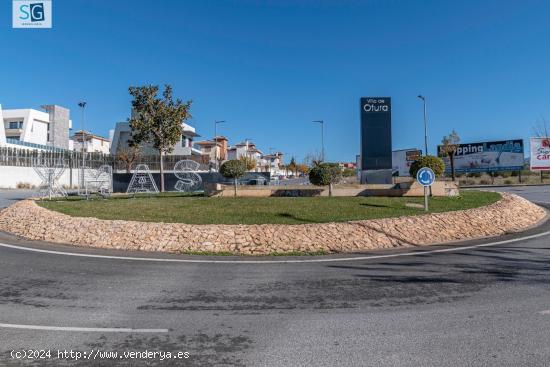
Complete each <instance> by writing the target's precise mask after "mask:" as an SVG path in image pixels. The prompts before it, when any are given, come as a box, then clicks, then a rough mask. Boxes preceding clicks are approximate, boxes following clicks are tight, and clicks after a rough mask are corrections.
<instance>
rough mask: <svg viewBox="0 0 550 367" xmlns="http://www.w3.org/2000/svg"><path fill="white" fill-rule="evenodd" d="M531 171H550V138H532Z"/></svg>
mask: <svg viewBox="0 0 550 367" xmlns="http://www.w3.org/2000/svg"><path fill="white" fill-rule="evenodd" d="M529 143H530V144H529V145H530V146H531V169H532V170H537V171H548V170H550V138H531V139H530V142H529Z"/></svg>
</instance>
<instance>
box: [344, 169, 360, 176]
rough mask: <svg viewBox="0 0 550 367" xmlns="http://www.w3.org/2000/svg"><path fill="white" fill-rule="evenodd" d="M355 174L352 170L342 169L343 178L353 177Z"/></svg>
mask: <svg viewBox="0 0 550 367" xmlns="http://www.w3.org/2000/svg"><path fill="white" fill-rule="evenodd" d="M356 174H357V172H356V171H355V170H354V169H353V168H344V170H343V171H342V175H343V176H344V177H353V176H355V175H356Z"/></svg>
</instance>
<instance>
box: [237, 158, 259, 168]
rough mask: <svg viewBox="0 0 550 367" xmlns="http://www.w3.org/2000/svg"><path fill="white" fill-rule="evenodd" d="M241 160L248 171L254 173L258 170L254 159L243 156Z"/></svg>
mask: <svg viewBox="0 0 550 367" xmlns="http://www.w3.org/2000/svg"><path fill="white" fill-rule="evenodd" d="M239 160H240V161H242V162H243V163H244V165H245V166H246V170H247V171H253V170H254V169H255V168H256V160H255V159H254V158H251V157H247V156H246V155H242V156H241V157H240V158H239Z"/></svg>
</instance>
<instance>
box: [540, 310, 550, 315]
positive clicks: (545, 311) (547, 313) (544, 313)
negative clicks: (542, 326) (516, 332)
mask: <svg viewBox="0 0 550 367" xmlns="http://www.w3.org/2000/svg"><path fill="white" fill-rule="evenodd" d="M539 313H540V314H541V315H550V310H544V311H541V312H539Z"/></svg>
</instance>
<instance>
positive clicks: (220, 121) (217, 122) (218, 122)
mask: <svg viewBox="0 0 550 367" xmlns="http://www.w3.org/2000/svg"><path fill="white" fill-rule="evenodd" d="M214 122H215V123H216V124H221V123H222V122H226V121H225V120H219V121H214Z"/></svg>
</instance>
